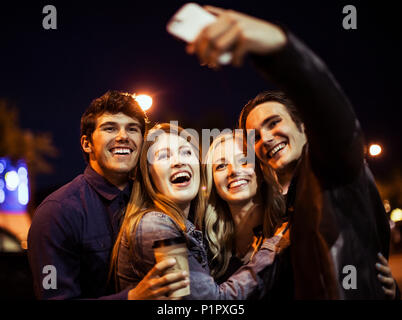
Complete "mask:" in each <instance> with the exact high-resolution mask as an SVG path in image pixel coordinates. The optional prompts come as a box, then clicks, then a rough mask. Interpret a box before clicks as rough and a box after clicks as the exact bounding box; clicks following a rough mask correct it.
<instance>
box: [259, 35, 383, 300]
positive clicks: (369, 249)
mask: <svg viewBox="0 0 402 320" xmlns="http://www.w3.org/2000/svg"><path fill="white" fill-rule="evenodd" d="M287 37H288V43H287V45H286V46H285V47H284V48H283V49H281V50H280V51H278V52H275V53H274V54H270V55H268V56H254V57H253V59H254V62H255V63H256V65H257V67H258V68H259V69H260V70H261V71H263V73H264V74H265V75H266V76H267V77H268V78H269V80H272V81H273V82H274V83H275V84H276V85H278V86H279V87H280V88H281V89H282V90H283V91H284V92H285V93H286V94H287V95H288V96H289V97H290V98H291V99H292V100H293V102H294V104H295V105H296V107H297V108H298V111H299V113H300V115H301V117H302V119H303V122H304V124H305V128H306V133H307V139H308V145H306V146H305V148H304V151H303V155H302V157H301V159H300V160H299V163H298V168H297V170H296V174H295V176H294V179H293V181H292V184H291V187H290V189H289V193H288V196H287V197H288V199H287V200H288V201H287V202H288V206H287V207H288V213H289V218H290V225H291V233H290V237H291V246H290V248H289V249H290V257H291V258H290V259H291V261H288V263H291V264H292V269H293V278H294V295H295V298H296V299H333V298H334V299H383V298H385V296H384V292H383V290H382V289H381V283H380V282H379V280H378V278H377V271H376V268H375V263H376V262H378V259H377V253H378V252H381V253H382V254H383V255H384V256H385V257H387V258H388V253H389V237H390V230H389V223H388V219H387V216H386V213H385V211H384V206H383V204H382V201H381V199H380V196H379V194H378V191H377V189H376V186H375V182H374V179H373V177H372V175H371V173H370V170H369V169H368V167H367V164H366V163H365V160H364V142H363V135H362V131H361V129H360V125H359V122H358V120H357V118H356V116H355V113H354V111H353V108H352V106H351V104H350V102H349V101H348V99H347V98H346V96H345V95H344V93H343V92H342V90H341V88H340V87H339V85H338V83H337V82H336V80H335V79H334V77H333V76H332V75H331V73H330V72H329V70H328V69H327V67H326V66H325V64H324V63H323V62H322V61H321V60H320V59H319V58H318V57H317V56H316V55H315V54H314V53H313V52H312V51H310V50H309V49H308V48H307V47H306V46H305V45H304V44H303V43H302V42H301V41H300V40H298V39H297V38H296V37H295V36H294V35H292V34H291V33H289V32H287ZM353 268H354V269H353ZM352 273H354V274H355V275H356V289H354V286H352V288H349V287H350V284H351V281H353V280H351V279H352V278H350V277H353V275H352Z"/></svg>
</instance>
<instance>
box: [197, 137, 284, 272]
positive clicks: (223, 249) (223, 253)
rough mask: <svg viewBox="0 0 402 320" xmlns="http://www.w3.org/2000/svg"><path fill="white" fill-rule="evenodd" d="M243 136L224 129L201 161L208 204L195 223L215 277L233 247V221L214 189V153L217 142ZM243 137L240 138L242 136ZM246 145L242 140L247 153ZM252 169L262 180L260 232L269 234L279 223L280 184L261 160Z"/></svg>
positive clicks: (282, 208) (268, 235) (267, 235)
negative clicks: (208, 255)
mask: <svg viewBox="0 0 402 320" xmlns="http://www.w3.org/2000/svg"><path fill="white" fill-rule="evenodd" d="M239 138H243V137H242V136H238V135H237V134H236V133H227V132H226V133H223V134H222V135H220V136H218V137H217V138H216V139H215V140H214V141H213V142H212V143H211V145H210V147H209V150H208V153H207V155H206V158H205V159H206V160H205V161H204V164H203V171H204V173H205V175H206V182H207V185H206V197H207V206H206V210H205V213H204V214H203V215H200V216H198V217H197V221H198V224H200V225H203V229H204V234H205V238H206V239H207V241H208V245H209V250H210V269H211V274H212V276H214V277H215V278H218V277H220V276H222V275H223V274H224V273H225V272H226V270H227V268H228V266H229V261H230V258H231V256H232V250H233V248H234V236H235V225H234V221H233V218H232V215H231V213H230V210H229V206H228V204H227V202H226V201H224V200H223V199H222V198H221V197H220V196H219V195H218V193H217V190H216V187H215V184H214V180H213V170H212V169H213V153H214V150H215V148H216V147H217V146H218V144H220V143H222V142H224V141H225V140H228V139H239ZM242 141H243V140H242ZM246 149H247V147H246V145H245V143H244V144H243V150H244V152H245V153H246V151H245V150H246ZM255 171H256V175H257V177H260V178H261V180H262V183H261V184H260V185H259V186H258V190H257V192H260V193H261V195H262V197H261V198H262V201H263V204H262V205H263V208H264V214H263V217H262V218H263V235H264V237H271V236H272V235H273V233H274V231H275V229H276V227H277V226H278V224H279V221H280V216H281V214H282V213H283V212H284V210H285V204H284V200H283V197H282V195H281V193H280V187H279V184H278V182H277V180H276V177H275V176H274V173H273V172H272V171H270V170H269V169H266V170H264V172H262V170H261V168H260V164H259V162H258V160H257V159H256V163H255Z"/></svg>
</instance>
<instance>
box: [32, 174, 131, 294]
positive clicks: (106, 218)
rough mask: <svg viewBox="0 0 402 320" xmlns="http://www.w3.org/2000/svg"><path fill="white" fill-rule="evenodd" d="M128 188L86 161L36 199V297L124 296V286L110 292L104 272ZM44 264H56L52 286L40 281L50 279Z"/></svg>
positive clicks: (33, 251)
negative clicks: (80, 170) (74, 174)
mask: <svg viewBox="0 0 402 320" xmlns="http://www.w3.org/2000/svg"><path fill="white" fill-rule="evenodd" d="M130 191H131V185H128V186H127V187H126V188H125V189H124V190H123V191H120V190H119V189H118V188H117V187H116V186H114V185H113V184H111V183H110V182H108V181H107V180H106V179H105V178H103V177H102V176H100V175H99V174H98V173H96V172H95V171H94V170H93V169H92V168H91V167H89V166H88V167H87V168H86V169H85V172H84V174H81V175H79V176H77V177H76V178H75V179H74V180H73V181H71V182H70V183H68V184H66V185H64V186H63V187H61V188H60V189H58V190H57V191H55V192H54V193H52V194H51V195H49V196H48V197H47V198H46V199H45V200H44V201H43V202H42V203H41V204H40V206H39V207H38V208H37V210H36V212H35V215H34V217H33V220H32V225H31V228H30V230H29V234H28V258H29V263H30V266H31V270H32V275H33V280H34V289H35V294H36V296H37V298H39V299H73V298H81V299H82V298H102V299H127V293H128V290H125V291H123V292H120V293H117V294H113V293H114V292H113V291H114V290H113V288H114V286H113V284H108V281H107V277H108V271H109V263H110V255H111V251H112V248H113V244H114V241H115V239H116V236H117V234H118V232H119V225H120V220H121V218H122V215H123V213H124V209H125V207H126V205H127V202H128V199H129V197H130ZM46 265H52V266H54V267H55V270H56V272H57V278H56V279H57V288H56V289H52V288H49V289H45V288H44V286H43V280H45V282H49V281H50V279H49V278H45V277H46V276H47V274H48V273H47V272H45V273H44V269H43V268H44V267H45V266H46ZM44 278H45V279H44ZM45 287H49V286H45Z"/></svg>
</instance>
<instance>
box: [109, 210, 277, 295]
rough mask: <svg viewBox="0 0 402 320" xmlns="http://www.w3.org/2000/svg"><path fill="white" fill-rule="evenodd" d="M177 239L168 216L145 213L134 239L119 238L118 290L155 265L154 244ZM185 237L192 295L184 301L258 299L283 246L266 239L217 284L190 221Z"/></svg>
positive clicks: (177, 233) (274, 238) (201, 244)
mask: <svg viewBox="0 0 402 320" xmlns="http://www.w3.org/2000/svg"><path fill="white" fill-rule="evenodd" d="M179 236H183V234H182V231H181V230H180V229H179V228H178V226H177V225H176V224H175V222H174V221H173V220H172V219H171V218H170V217H169V216H168V215H166V214H164V213H161V212H156V211H153V212H148V213H146V214H145V215H144V216H143V218H142V219H141V221H140V223H139V225H138V228H137V232H136V234H135V238H134V235H133V234H132V235H131V239H127V238H126V237H125V236H123V238H122V241H121V244H120V248H119V255H118V265H117V279H118V284H119V286H120V288H121V289H124V288H127V287H132V286H135V285H137V284H138V282H140V281H141V279H142V278H143V277H144V276H145V275H146V274H147V272H148V271H149V270H150V269H151V268H152V267H153V266H154V265H155V257H154V253H153V249H152V245H153V242H154V241H156V240H163V239H168V238H174V237H179ZM185 237H186V238H187V245H188V252H189V255H188V261H189V268H190V291H191V294H190V295H189V296H186V297H184V299H204V300H234V299H236V300H245V299H251V298H255V297H257V295H260V294H261V292H262V291H263V290H264V287H265V286H264V282H263V277H264V274H266V273H267V272H269V271H270V267H271V266H272V264H273V262H274V260H275V256H276V254H277V253H279V252H280V251H281V249H282V246H283V242H282V241H281V239H282V238H280V237H273V238H270V239H267V240H265V242H264V243H263V245H262V246H261V249H260V250H259V251H258V252H257V253H256V254H255V255H254V257H253V259H252V261H250V262H249V263H248V264H246V265H244V266H242V267H241V268H240V269H239V270H238V271H237V272H236V273H235V274H233V275H232V276H231V277H230V278H229V279H228V280H227V281H226V282H224V283H222V284H220V285H218V284H216V283H215V280H214V278H213V277H212V276H211V275H210V270H209V266H208V260H207V253H206V248H205V244H204V241H203V235H202V233H201V231H199V230H196V228H195V226H194V224H193V223H191V222H190V221H189V220H187V221H186V232H185ZM134 239H135V241H134V242H133V240H134ZM129 241H131V244H132V245H131V246H129ZM130 247H131V248H133V250H130Z"/></svg>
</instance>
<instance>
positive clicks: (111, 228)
mask: <svg viewBox="0 0 402 320" xmlns="http://www.w3.org/2000/svg"><path fill="white" fill-rule="evenodd" d="M206 9H207V10H208V11H209V12H211V13H213V14H214V15H216V16H217V19H216V22H214V23H212V24H211V25H209V26H208V27H206V28H205V29H204V30H203V31H202V32H201V33H200V35H199V36H198V38H197V39H196V40H195V41H194V42H193V43H191V44H189V45H188V47H187V52H188V53H189V54H196V55H197V56H198V57H199V59H200V61H201V64H202V65H208V66H210V67H212V68H219V57H220V56H221V55H222V54H223V53H225V52H228V51H230V52H231V53H232V64H233V65H235V66H241V65H242V63H243V61H244V59H245V57H246V56H248V57H250V59H252V60H253V62H254V64H255V65H256V67H257V68H258V69H259V70H260V71H261V72H263V73H264V74H265V75H266V76H267V78H268V79H269V81H271V82H272V83H274V84H275V85H277V86H278V88H280V90H281V91H267V92H262V93H260V94H258V95H257V96H256V97H255V98H253V99H251V100H250V101H249V102H248V103H247V104H246V105H245V106H244V108H243V110H241V113H240V116H239V122H238V128H239V129H242V130H241V131H233V132H226V133H224V134H221V135H219V136H218V137H216V138H215V139H214V140H213V141H212V143H211V145H210V147H209V150H208V152H206V156H205V157H202V156H201V150H200V148H199V144H198V143H196V141H195V139H194V137H192V136H191V133H190V132H188V131H187V130H185V129H183V128H181V127H179V126H177V125H174V124H171V123H162V124H156V125H155V126H153V127H152V128H150V125H149V123H150V122H149V120H148V118H147V115H146V114H145V113H144V111H143V110H142V109H141V108H140V107H139V105H138V104H137V102H136V101H135V99H134V98H133V97H132V95H130V94H127V93H123V92H119V91H108V92H107V93H105V94H104V95H102V96H101V97H99V98H97V99H95V100H93V102H92V103H91V104H90V106H89V108H88V109H87V110H86V111H85V113H84V114H83V116H82V118H81V146H82V150H83V154H84V158H85V159H86V161H87V163H88V166H87V168H86V169H85V171H84V173H83V174H81V175H79V176H77V177H76V178H75V179H74V180H73V181H71V182H70V183H68V184H66V185H65V186H63V187H61V188H60V189H58V190H57V191H55V192H54V193H52V194H51V195H49V196H48V197H47V198H46V199H45V200H44V201H43V202H42V203H41V204H40V206H39V207H38V208H37V210H36V212H35V214H34V217H33V221H32V225H31V228H30V231H29V235H28V257H29V262H30V266H31V270H32V274H33V280H34V289H35V293H36V296H37V298H39V299H129V300H141V299H173V298H172V294H173V293H174V292H175V291H176V290H179V289H182V288H184V287H186V286H188V285H190V295H188V296H185V297H183V299H262V300H279V299H287V300H289V299H399V289H398V286H397V284H396V282H395V280H394V279H393V277H392V274H391V270H390V268H389V266H388V263H387V258H388V254H389V236H390V230H389V222H388V218H387V215H386V213H385V210H384V206H383V204H382V201H381V198H380V196H379V194H378V191H377V189H376V186H375V182H374V178H373V176H372V174H371V173H370V170H369V168H368V166H367V164H366V162H365V160H364V140H363V134H362V131H361V128H360V125H359V122H358V120H357V118H356V115H355V113H354V110H353V108H352V106H351V104H350V102H349V100H348V99H347V97H346V96H345V95H344V93H343V91H342V89H341V88H340V86H339V85H338V83H337V82H336V80H335V79H334V77H333V75H332V74H331V73H330V72H329V70H328V69H327V67H326V65H325V64H324V63H323V62H322V61H321V60H320V59H319V58H318V57H317V56H316V55H315V54H314V53H313V52H312V51H311V50H310V49H309V48H307V47H306V45H305V44H303V43H302V42H301V41H300V40H299V39H298V38H297V37H296V36H295V35H293V34H292V33H291V32H290V31H289V30H286V29H285V28H284V27H279V26H277V25H275V24H272V23H270V22H267V21H263V20H260V19H257V18H254V17H251V16H248V15H245V14H242V13H239V12H235V11H232V10H224V9H220V8H215V7H206ZM250 149H251V150H252V151H253V152H251V154H252V155H255V156H256V157H255V158H254V157H250V152H249V151H250ZM180 236H183V237H185V239H186V243H187V248H188V262H189V272H185V271H180V272H173V273H166V270H167V269H169V268H171V267H172V266H174V265H175V263H176V261H175V259H166V260H163V261H161V262H159V263H156V261H155V257H154V251H153V248H152V246H153V243H154V242H155V241H157V240H163V239H169V238H175V237H180ZM48 265H52V266H54V267H55V270H57V285H56V287H50V288H49V286H44V285H43V281H45V277H46V274H45V273H44V271H43V270H44V267H45V266H48ZM348 266H349V267H350V266H352V267H353V268H354V270H355V277H356V279H355V285H354V286H353V285H352V286H345V285H344V284H345V272H344V270H345V267H348Z"/></svg>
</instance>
